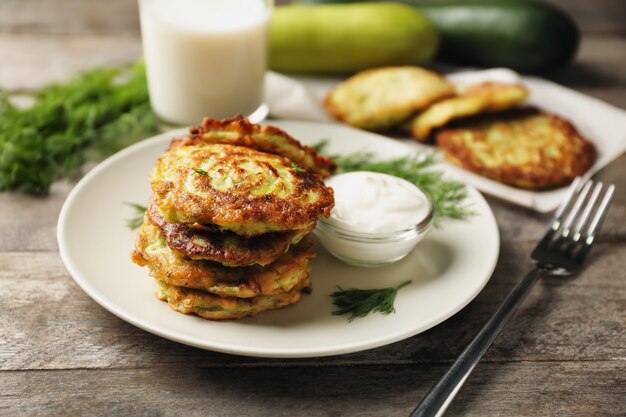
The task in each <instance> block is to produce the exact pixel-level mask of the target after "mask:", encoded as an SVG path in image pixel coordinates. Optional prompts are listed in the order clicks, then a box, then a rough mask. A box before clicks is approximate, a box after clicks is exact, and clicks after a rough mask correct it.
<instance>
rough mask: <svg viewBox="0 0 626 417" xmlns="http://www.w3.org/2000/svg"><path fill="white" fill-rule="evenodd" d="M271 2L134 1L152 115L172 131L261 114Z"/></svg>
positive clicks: (241, 0)
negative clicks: (207, 119) (208, 120)
mask: <svg viewBox="0 0 626 417" xmlns="http://www.w3.org/2000/svg"><path fill="white" fill-rule="evenodd" d="M272 8H273V1H271V0H139V14H140V21H141V36H142V41H143V52H144V59H145V61H146V71H147V76H148V87H149V90H150V103H151V105H152V108H153V110H154V112H155V113H156V114H157V116H158V117H159V118H160V119H161V120H162V121H164V122H165V123H168V124H172V125H190V124H196V123H199V122H200V121H201V120H202V118H203V117H212V118H225V117H231V116H234V115H235V114H243V115H244V116H248V117H250V116H252V117H253V118H255V119H256V120H257V121H258V120H260V119H262V118H264V117H265V115H266V114H267V106H265V105H263V83H264V78H265V72H266V70H267V55H268V24H269V18H270V15H271V12H272Z"/></svg>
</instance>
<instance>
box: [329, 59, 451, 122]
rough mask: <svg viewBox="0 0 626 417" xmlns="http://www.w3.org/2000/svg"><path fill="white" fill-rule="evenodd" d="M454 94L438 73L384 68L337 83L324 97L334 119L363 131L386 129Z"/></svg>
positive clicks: (416, 68)
mask: <svg viewBox="0 0 626 417" xmlns="http://www.w3.org/2000/svg"><path fill="white" fill-rule="evenodd" d="M453 94H454V88H453V87H452V85H451V84H450V83H448V81H446V80H445V79H444V78H443V77H441V76H440V75H439V74H437V73H434V72H431V71H427V70H425V69H423V68H419V67H387V68H377V69H372V70H366V71H362V72H360V73H358V74H356V75H354V76H352V77H350V78H349V79H347V80H346V81H344V82H342V83H341V84H339V85H338V86H337V87H336V88H335V89H334V90H332V91H331V92H330V94H329V95H328V96H327V97H326V101H325V106H326V111H327V112H328V113H329V114H330V115H331V116H333V117H334V118H336V119H338V120H341V121H343V122H345V123H347V124H349V125H352V126H354V127H359V128H363V129H371V130H378V129H386V128H390V127H393V126H395V125H397V124H399V123H401V122H403V121H405V120H407V119H408V118H409V117H411V116H412V115H413V114H415V112H416V111H419V110H422V109H424V108H426V107H428V106H429V105H430V104H431V103H433V102H435V101H437V100H441V99H443V98H445V97H449V96H451V95H453Z"/></svg>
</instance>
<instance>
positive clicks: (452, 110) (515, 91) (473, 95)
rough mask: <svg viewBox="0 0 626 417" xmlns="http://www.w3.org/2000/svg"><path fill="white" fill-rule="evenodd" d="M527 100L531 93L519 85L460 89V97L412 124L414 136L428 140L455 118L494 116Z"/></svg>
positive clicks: (431, 109)
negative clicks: (480, 115)
mask: <svg viewBox="0 0 626 417" xmlns="http://www.w3.org/2000/svg"><path fill="white" fill-rule="evenodd" d="M526 97H528V90H527V89H526V88H525V87H524V86H522V85H519V84H504V83H495V82H487V83H482V84H476V85H469V86H466V87H461V88H460V89H459V95H457V96H455V97H451V98H447V99H444V100H441V101H438V102H437V103H435V104H433V105H432V106H430V107H429V108H427V109H426V110H425V111H423V112H422V113H420V114H418V115H417V116H416V117H415V118H414V119H413V121H412V122H411V133H412V135H413V137H414V138H415V139H417V140H419V141H422V142H423V141H426V140H427V139H428V137H429V136H430V133H431V131H432V130H433V129H436V128H438V127H441V126H444V125H446V124H448V123H449V122H450V121H452V120H454V119H460V118H464V117H468V116H474V115H477V114H481V113H492V112H497V111H503V110H508V109H511V108H513V107H517V106H518V105H519V104H521V103H523V102H524V100H526Z"/></svg>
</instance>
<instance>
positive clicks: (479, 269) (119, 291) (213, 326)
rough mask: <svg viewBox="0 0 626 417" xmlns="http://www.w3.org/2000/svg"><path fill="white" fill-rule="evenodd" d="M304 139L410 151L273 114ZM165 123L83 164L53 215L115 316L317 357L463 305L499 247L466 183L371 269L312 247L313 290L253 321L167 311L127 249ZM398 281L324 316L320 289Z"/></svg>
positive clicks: (424, 324)
mask: <svg viewBox="0 0 626 417" xmlns="http://www.w3.org/2000/svg"><path fill="white" fill-rule="evenodd" d="M273 124H275V125H278V126H280V127H282V128H284V129H286V130H287V131H288V132H289V133H291V134H292V135H294V136H295V137H297V138H299V139H300V140H301V141H302V142H304V143H307V144H314V143H317V142H319V141H320V139H327V140H328V141H329V147H328V150H329V151H330V152H331V153H335V154H336V153H348V152H354V151H360V150H370V151H374V152H376V153H377V155H379V156H380V157H381V158H382V159H386V158H392V157H397V156H402V155H406V154H410V153H412V152H414V151H413V150H412V149H411V148H410V147H408V146H407V145H405V144H403V143H401V142H398V141H394V140H391V139H387V138H384V137H382V136H379V135H375V134H372V133H367V132H363V131H359V130H355V129H352V128H349V127H344V126H340V125H331V124H319V123H304V122H284V121H283V122H273ZM181 132H182V131H178V132H168V133H164V134H162V135H159V136H156V137H154V138H152V139H149V140H146V141H143V142H141V143H138V144H136V145H134V146H131V147H129V148H127V149H125V150H123V151H122V152H119V153H118V154H116V155H114V156H112V157H111V158H109V159H107V160H106V161H104V162H102V163H101V164H99V165H98V166H97V167H96V168H95V169H93V170H92V171H91V172H89V174H87V175H86V176H85V177H84V178H83V179H82V180H81V181H80V182H79V183H78V185H77V186H76V187H75V188H74V190H73V191H72V192H71V193H70V195H69V197H68V198H67V200H66V201H65V204H64V206H63V209H62V210H61V215H60V217H59V223H58V236H57V237H58V242H59V249H60V252H61V257H62V258H63V261H64V263H65V266H66V267H67V269H68V271H69V272H70V274H71V275H72V277H73V278H74V279H75V280H76V282H77V283H78V285H80V287H81V288H82V289H83V290H84V291H85V292H86V293H87V294H88V295H89V296H90V297H91V298H93V299H94V300H95V301H96V302H98V303H99V304H100V305H101V306H103V307H104V308H106V309H107V310H109V311H110V312H112V313H113V314H115V315H117V316H118V317H120V318H122V319H123V320H126V321H127V322H129V323H132V324H134V325H135V326H137V327H140V328H142V329H144V330H147V331H149V332H151V333H154V334H157V335H159V336H162V337H165V338H168V339H171V340H175V341H177V342H181V343H185V344H188V345H191V346H196V347H199V348H204V349H210V350H216V351H220V352H227V353H234V354H239V355H249V356H263V357H315V356H325V355H335V354H342V353H349V352H357V351H361V350H365V349H370V348H375V347H378V346H383V345H386V344H389V343H392V342H395V341H398V340H402V339H405V338H407V337H410V336H413V335H415V334H417V333H420V332H422V331H424V330H427V329H429V328H431V327H433V326H435V325H436V324H438V323H441V322H442V321H444V320H446V319H447V318H448V317H450V316H452V315H453V314H454V313H456V312H457V311H459V310H460V309H461V308H463V307H464V306H465V305H467V304H468V303H469V302H470V301H471V300H472V299H473V298H474V297H475V296H476V295H477V294H478V293H479V292H480V290H481V289H482V288H483V286H484V285H485V284H486V283H487V281H488V280H489V278H490V276H491V274H492V272H493V269H494V267H495V264H496V260H497V258H498V252H499V246H500V243H499V235H498V228H497V225H496V222H495V220H494V217H493V213H492V212H491V210H490V208H489V206H488V205H487V203H486V202H485V200H484V199H483V198H482V196H481V195H480V194H479V193H478V192H477V191H476V190H475V189H474V188H471V187H469V195H470V201H471V204H472V207H473V209H474V211H476V212H477V213H478V214H477V215H476V216H474V217H472V218H471V219H470V220H468V221H446V222H445V223H444V225H443V229H441V230H435V231H433V232H432V233H431V234H430V235H429V236H428V237H427V238H426V239H425V240H424V241H423V242H421V243H420V244H419V245H418V247H417V249H416V250H415V251H414V252H412V253H411V254H410V255H409V256H408V257H407V258H405V259H404V260H402V261H400V262H398V263H396V264H393V265H391V266H386V267H382V268H375V269H362V268H354V267H350V266H347V265H345V264H343V263H341V262H340V261H338V260H335V259H334V258H332V257H331V256H330V255H329V254H328V253H326V252H325V250H324V249H323V248H321V247H320V246H319V245H318V246H317V249H316V250H317V253H318V257H317V258H316V259H315V261H314V263H313V274H312V282H313V293H312V294H310V295H307V296H304V297H303V300H302V301H301V302H300V303H299V304H297V305H295V306H291V307H288V308H286V309H283V310H277V311H270V312H266V313H262V314H260V315H259V316H257V317H255V318H252V319H244V320H239V321H228V322H211V321H206V320H202V319H200V318H197V317H195V316H186V315H183V314H179V313H176V312H174V311H172V310H170V308H169V307H168V305H167V304H166V303H164V302H162V301H159V300H158V299H157V298H156V297H155V296H154V290H155V283H154V281H153V280H152V279H151V278H149V277H148V271H147V269H146V268H140V267H138V266H137V265H135V264H133V263H132V262H131V261H130V259H129V254H130V252H131V249H132V246H133V241H134V235H135V233H134V232H133V231H130V230H129V229H128V228H127V226H126V219H128V218H129V217H131V216H132V214H133V213H132V209H131V208H129V207H128V206H127V205H124V204H123V203H124V202H136V203H140V204H145V203H146V202H147V200H148V198H149V196H150V186H149V184H148V173H149V172H150V169H151V168H152V166H153V164H154V162H155V160H156V158H157V157H158V156H159V155H160V154H161V153H162V152H163V150H164V149H165V147H166V146H167V144H168V142H169V140H170V139H171V138H172V137H173V136H175V135H176V134H180V133H181ZM407 279H411V280H413V282H412V284H411V285H409V286H407V287H405V288H403V289H402V290H401V291H400V292H399V294H398V297H397V299H396V304H395V307H396V313H395V314H392V315H389V316H381V315H377V314H374V315H370V316H368V317H366V318H363V319H358V320H355V321H353V322H348V321H347V319H346V317H345V316H333V315H331V312H332V310H333V305H332V303H331V299H330V297H329V294H330V293H332V292H333V291H334V290H335V289H336V287H337V285H340V286H341V287H343V288H348V287H358V288H381V287H389V286H395V285H397V284H399V283H401V282H403V281H405V280H407Z"/></svg>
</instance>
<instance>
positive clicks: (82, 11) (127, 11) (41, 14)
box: [0, 0, 626, 33]
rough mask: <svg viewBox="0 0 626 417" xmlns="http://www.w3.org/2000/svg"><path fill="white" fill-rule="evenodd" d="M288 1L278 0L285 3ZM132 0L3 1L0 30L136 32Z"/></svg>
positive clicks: (575, 11) (600, 28)
mask: <svg viewBox="0 0 626 417" xmlns="http://www.w3.org/2000/svg"><path fill="white" fill-rule="evenodd" d="M548 1H550V2H551V3H554V4H556V5H558V6H560V7H561V8H562V9H563V10H565V11H567V12H568V13H569V14H570V15H571V16H572V17H573V18H574V19H575V20H576V22H577V23H578V24H579V25H580V27H581V29H582V30H583V31H585V32H607V31H619V30H623V29H624V21H626V10H625V8H624V7H623V4H621V2H620V1H619V0H596V1H594V2H590V1H587V0H548ZM289 2H290V0H278V1H277V2H276V3H277V4H286V3H289ZM138 30H139V21H138V18H137V1H136V0H90V1H84V0H3V1H2V2H0V31H2V32H42V33H111V32H120V31H135V32H136V31H138Z"/></svg>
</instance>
